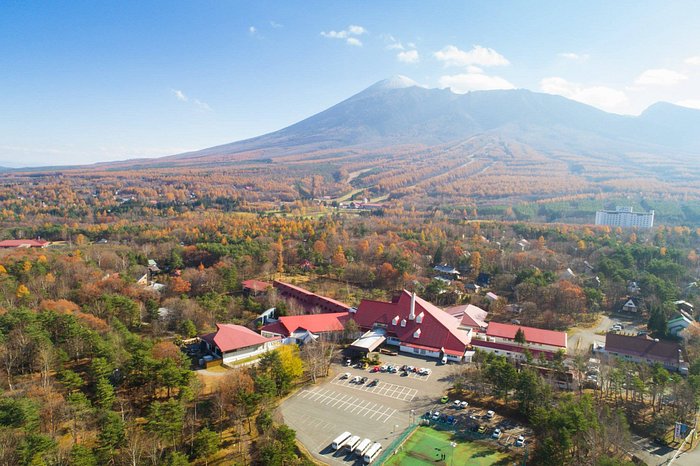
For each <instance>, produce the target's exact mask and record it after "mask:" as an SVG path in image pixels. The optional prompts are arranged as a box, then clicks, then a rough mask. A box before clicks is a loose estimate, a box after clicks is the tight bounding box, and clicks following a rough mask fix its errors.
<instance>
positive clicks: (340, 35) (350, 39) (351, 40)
mask: <svg viewBox="0 0 700 466" xmlns="http://www.w3.org/2000/svg"><path fill="white" fill-rule="evenodd" d="M363 34H367V29H365V28H364V27H362V26H358V25H356V24H351V25H350V26H348V27H347V29H343V30H342V31H328V32H326V31H322V32H321V36H323V37H326V38H328V39H341V40H345V43H346V44H348V45H354V46H356V47H361V46H362V42H361V41H360V39H358V38H357V36H361V35H363Z"/></svg>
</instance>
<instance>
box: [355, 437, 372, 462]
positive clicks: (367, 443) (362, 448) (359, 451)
mask: <svg viewBox="0 0 700 466" xmlns="http://www.w3.org/2000/svg"><path fill="white" fill-rule="evenodd" d="M371 446H372V441H371V440H370V439H368V438H366V439H364V440H363V441H361V442H360V444H359V445H358V446H357V447H355V454H356V455H357V456H359V457H360V458H362V457H363V456H364V454H365V453H367V450H369V447H371Z"/></svg>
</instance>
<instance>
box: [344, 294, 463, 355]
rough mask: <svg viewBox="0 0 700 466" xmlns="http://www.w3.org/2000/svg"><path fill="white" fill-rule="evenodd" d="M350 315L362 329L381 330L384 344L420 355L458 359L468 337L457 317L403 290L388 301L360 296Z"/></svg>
mask: <svg viewBox="0 0 700 466" xmlns="http://www.w3.org/2000/svg"><path fill="white" fill-rule="evenodd" d="M351 312H352V311H351ZM353 318H354V319H355V321H356V322H357V325H358V326H359V327H360V328H361V329H363V330H372V329H375V330H381V331H384V332H385V336H386V343H387V344H389V345H395V346H398V347H399V349H400V350H401V351H404V352H408V353H412V354H417V355H421V356H431V357H437V358H440V357H442V356H447V358H448V359H450V360H453V361H461V360H462V357H463V356H464V353H465V351H466V350H467V346H468V345H469V342H470V341H471V335H472V331H471V329H462V328H460V319H458V318H456V317H453V316H451V315H450V314H448V313H447V312H445V311H443V310H442V309H440V308H438V307H436V306H434V305H433V304H431V303H429V302H427V301H425V300H424V299H421V298H419V297H417V296H416V295H415V294H411V293H409V292H408V291H406V290H404V291H402V292H401V294H400V295H399V296H398V297H396V298H395V299H394V300H392V301H391V302H384V301H371V300H367V299H364V300H362V302H361V303H360V306H359V307H358V308H357V311H356V312H355V315H354V317H353Z"/></svg>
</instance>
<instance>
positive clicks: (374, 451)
mask: <svg viewBox="0 0 700 466" xmlns="http://www.w3.org/2000/svg"><path fill="white" fill-rule="evenodd" d="M381 451H382V444H381V443H379V442H375V443H374V444H373V445H372V446H371V447H369V450H367V453H365V456H363V457H362V460H363V461H364V462H365V464H369V463H371V462H372V461H374V460H376V459H377V456H379V453H381Z"/></svg>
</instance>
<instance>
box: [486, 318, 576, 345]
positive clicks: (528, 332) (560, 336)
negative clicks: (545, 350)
mask: <svg viewBox="0 0 700 466" xmlns="http://www.w3.org/2000/svg"><path fill="white" fill-rule="evenodd" d="M518 329H522V331H523V332H524V333H525V340H526V341H527V342H528V343H538V344H541V345H550V346H558V347H560V348H563V349H566V332H556V331H554V330H545V329H541V328H535V327H524V326H522V325H513V324H502V323H499V322H489V326H488V329H487V330H486V335H487V336H489V337H500V338H507V339H509V340H513V339H514V338H515V334H516V333H517V331H518Z"/></svg>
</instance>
